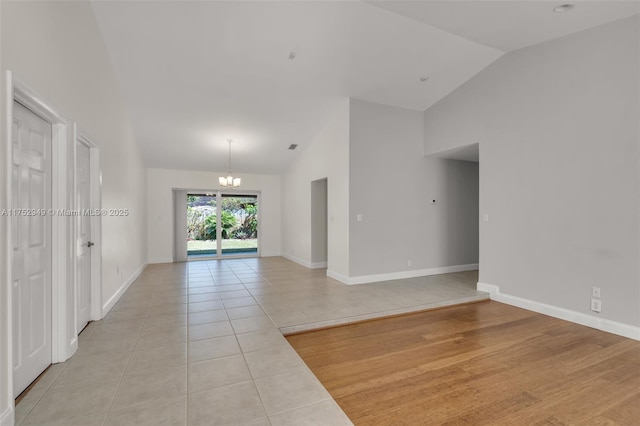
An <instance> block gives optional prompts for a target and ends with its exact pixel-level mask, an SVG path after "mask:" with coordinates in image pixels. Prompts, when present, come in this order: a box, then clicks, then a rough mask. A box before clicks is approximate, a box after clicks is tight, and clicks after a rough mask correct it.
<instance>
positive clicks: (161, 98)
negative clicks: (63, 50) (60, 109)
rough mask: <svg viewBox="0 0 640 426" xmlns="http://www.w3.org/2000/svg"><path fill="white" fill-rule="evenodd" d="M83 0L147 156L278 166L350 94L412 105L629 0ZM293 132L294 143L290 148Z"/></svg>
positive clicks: (208, 164) (155, 162)
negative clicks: (564, 4)
mask: <svg viewBox="0 0 640 426" xmlns="http://www.w3.org/2000/svg"><path fill="white" fill-rule="evenodd" d="M555 5H557V4H556V3H551V2H546V1H531V2H521V1H517V2H516V1H514V2H507V1H498V2H485V1H469V2H465V1H372V2H362V1H348V0H345V1H200V2H191V1H142V2H140V1H94V2H93V3H92V6H93V10H94V14H95V16H96V20H97V22H98V25H99V28H100V30H101V32H102V34H103V38H104V42H105V45H106V47H107V50H108V52H109V55H110V57H111V61H112V64H113V67H114V70H115V73H116V77H117V79H118V81H119V83H120V87H121V91H122V95H123V97H124V100H125V104H126V108H127V111H128V113H129V115H130V117H131V120H132V123H133V127H134V131H135V132H136V136H137V139H138V140H139V142H140V144H141V147H142V150H143V156H144V158H145V162H146V164H147V166H149V167H159V168H175V169H189V170H204V171H223V170H226V167H227V149H228V144H227V142H226V141H227V139H229V138H231V139H233V140H234V142H233V146H232V152H233V158H232V161H233V164H232V165H233V171H234V172H239V173H280V172H281V171H282V170H283V168H285V167H286V166H287V165H288V164H289V163H290V162H291V161H292V160H293V159H294V158H295V156H296V155H297V154H298V152H299V150H301V149H304V147H305V144H307V143H308V142H309V140H310V139H311V138H312V137H313V136H314V135H315V134H316V132H318V131H319V130H320V129H321V128H322V126H323V125H324V124H325V123H326V121H327V119H328V117H329V115H330V114H331V112H332V110H333V109H334V108H335V105H336V104H337V103H338V102H340V100H341V99H344V98H346V97H354V98H358V99H363V100H367V101H371V102H377V103H383V104H387V105H393V106H398V107H403V108H410V109H415V110H425V109H427V108H428V107H430V106H431V105H433V104H434V103H435V102H437V101H438V100H440V99H441V98H442V97H444V96H446V95H447V94H448V93H450V92H451V91H453V90H455V89H456V88H457V87H458V86H460V85H461V84H463V83H464V82H465V81H467V80H468V79H470V78H471V77H473V76H474V75H475V74H476V73H478V72H479V71H480V70H482V69H483V68H485V67H486V66H487V65H489V64H490V63H492V62H493V61H495V60H496V59H497V58H499V57H500V56H501V55H502V54H504V52H506V51H510V50H513V49H518V48H521V47H523V46H527V45H531V44H536V43H539V42H543V41H547V40H549V39H553V38H556V37H559V36H562V35H565V34H569V33H572V32H575V31H579V30H582V29H586V28H589V27H592V26H596V25H600V24H603V23H606V22H609V21H612V20H615V19H620V18H623V17H626V16H629V15H631V14H633V13H637V11H638V3H637V2H614V1H602V2H580V3H578V4H576V6H575V8H574V9H573V10H571V11H570V12H565V13H554V12H553V11H552V9H553V7H554V6H555ZM290 144H298V145H299V148H298V151H290V150H288V149H287V147H288V146H289V145H290Z"/></svg>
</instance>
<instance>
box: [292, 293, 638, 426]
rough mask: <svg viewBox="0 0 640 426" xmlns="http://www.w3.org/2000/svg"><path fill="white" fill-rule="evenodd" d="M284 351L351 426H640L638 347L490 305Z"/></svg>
mask: <svg viewBox="0 0 640 426" xmlns="http://www.w3.org/2000/svg"><path fill="white" fill-rule="evenodd" d="M287 339H288V340H289V342H290V343H291V345H292V346H293V347H294V348H295V349H296V351H298V353H299V354H300V356H301V357H302V358H303V359H304V360H305V362H306V363H307V365H308V366H309V367H310V368H311V370H312V371H313V372H314V374H316V376H317V377H318V378H319V379H320V381H321V382H322V383H323V384H324V385H325V387H326V388H327V390H328V391H329V392H330V393H331V395H332V396H333V397H334V399H335V400H336V401H337V402H338V404H339V405H340V406H341V407H342V409H343V410H344V411H345V413H346V414H347V415H348V416H349V418H350V419H351V420H352V421H353V422H354V423H355V424H356V425H390V424H393V425H402V424H406V425H445V424H455V425H474V426H475V425H502V424H504V425H514V424H517V425H534V424H541V425H542V424H545V425H570V424H593V425H608V426H611V425H622V426H636V425H640V408H639V407H640V342H637V341H633V340H630V339H625V338H623V337H620V336H616V335H612V334H609V333H604V332H601V331H598V330H594V329H591V328H588V327H583V326H580V325H577V324H573V323H569V322H566V321H562V320H559V319H556V318H551V317H548V316H545V315H540V314H537V313H533V312H530V311H526V310H523V309H519V308H515V307H513V306H508V305H504V304H501V303H497V302H481V303H473V304H468V305H461V306H455V307H449V308H444V309H439V310H434V311H427V312H422V313H416V314H410V315H406V316H399V317H394V318H387V319H380V320H374V321H367V322H363V323H358V324H352V325H347V326H340V327H337V328H334V329H324V330H319V331H312V332H307V333H301V334H296V335H291V336H287Z"/></svg>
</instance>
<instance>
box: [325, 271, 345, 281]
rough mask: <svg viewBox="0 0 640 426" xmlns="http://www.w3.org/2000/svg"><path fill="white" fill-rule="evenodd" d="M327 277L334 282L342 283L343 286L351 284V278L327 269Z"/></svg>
mask: <svg viewBox="0 0 640 426" xmlns="http://www.w3.org/2000/svg"><path fill="white" fill-rule="evenodd" d="M327 276H328V277H329V278H333V279H334V280H337V281H340V282H341V283H342V284H349V277H348V276H346V275H342V274H340V273H338V272H335V271H332V270H330V269H327Z"/></svg>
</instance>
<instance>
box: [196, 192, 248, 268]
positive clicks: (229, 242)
mask: <svg viewBox="0 0 640 426" xmlns="http://www.w3.org/2000/svg"><path fill="white" fill-rule="evenodd" d="M258 225H259V224H258V195H257V194H256V195H254V194H236V193H222V192H220V191H218V192H215V193H196V192H189V193H188V196H187V254H188V257H189V258H191V259H193V258H220V257H222V256H224V257H229V256H256V255H258V227H259V226H258Z"/></svg>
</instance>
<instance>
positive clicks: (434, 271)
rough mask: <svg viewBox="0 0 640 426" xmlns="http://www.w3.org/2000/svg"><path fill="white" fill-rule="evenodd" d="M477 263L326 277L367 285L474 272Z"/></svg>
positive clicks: (350, 283)
mask: <svg viewBox="0 0 640 426" xmlns="http://www.w3.org/2000/svg"><path fill="white" fill-rule="evenodd" d="M478 267H479V265H478V264H477V263H470V264H468V265H451V266H441V267H438V268H428V269H416V270H413V271H400V272H390V273H386V274H373V275H360V276H356V277H345V276H344V275H341V274H338V273H336V272H333V271H327V276H329V277H331V278H334V279H336V280H338V281H340V282H342V283H344V284H348V285H354V284H368V283H376V282H380V281H391V280H404V279H407V278H416V277H424V276H428V275H439V274H449V273H452V272H463V271H474V270H476V269H478Z"/></svg>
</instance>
